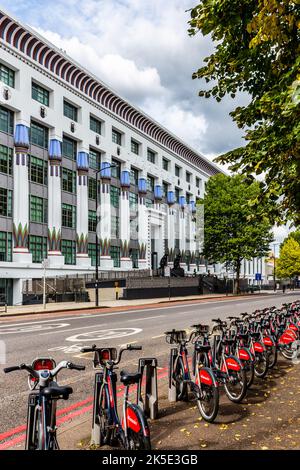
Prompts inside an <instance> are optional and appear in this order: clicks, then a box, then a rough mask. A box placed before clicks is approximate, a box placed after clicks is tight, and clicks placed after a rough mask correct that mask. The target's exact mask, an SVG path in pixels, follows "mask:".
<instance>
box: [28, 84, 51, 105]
mask: <svg viewBox="0 0 300 470" xmlns="http://www.w3.org/2000/svg"><path fill="white" fill-rule="evenodd" d="M49 95H50V93H49V91H48V90H46V89H45V88H43V87H42V86H41V85H38V84H37V83H32V87H31V96H32V99H33V100H35V101H38V102H39V103H41V104H43V105H45V106H49Z"/></svg>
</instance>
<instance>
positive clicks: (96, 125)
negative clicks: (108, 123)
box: [90, 116, 102, 134]
mask: <svg viewBox="0 0 300 470" xmlns="http://www.w3.org/2000/svg"><path fill="white" fill-rule="evenodd" d="M101 124H102V123H101V121H99V119H96V118H94V117H93V116H90V129H91V131H93V132H96V134H101Z"/></svg>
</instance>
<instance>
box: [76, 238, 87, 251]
mask: <svg viewBox="0 0 300 470" xmlns="http://www.w3.org/2000/svg"><path fill="white" fill-rule="evenodd" d="M76 245H77V253H81V254H86V253H87V252H88V236H87V235H84V234H83V233H81V235H78V234H77V235H76Z"/></svg>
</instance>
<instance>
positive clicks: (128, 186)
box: [0, 11, 220, 304]
mask: <svg viewBox="0 0 300 470" xmlns="http://www.w3.org/2000/svg"><path fill="white" fill-rule="evenodd" d="M219 171H220V170H219V169H218V168H217V166H215V165H214V164H213V163H211V162H209V161H208V160H207V159H206V158H205V157H204V156H203V155H201V154H200V153H198V152H196V151H195V150H193V149H191V148H190V147H188V146H187V145H186V144H185V143H183V142H182V141H181V140H180V139H178V138H177V137H176V136H174V135H172V134H171V133H170V132H169V131H167V130H166V129H164V128H163V127H162V126H160V125H159V124H158V123H156V122H155V121H153V120H152V119H151V118H150V117H149V116H147V115H146V114H145V113H143V112H142V111H141V110H139V109H137V108H135V107H134V106H132V105H131V104H130V103H128V102H127V101H126V100H124V99H122V98H121V97H120V96H118V95H117V94H116V93H115V92H113V91H112V90H111V89H109V87H107V86H106V85H105V84H103V83H102V82H101V81H100V80H99V79H98V78H97V77H95V76H93V75H92V74H91V73H89V72H88V71H87V70H85V69H84V68H83V67H81V66H80V65H79V64H77V63H76V62H74V61H73V60H72V59H71V58H70V57H68V56H67V55H66V54H65V53H64V52H63V51H61V50H59V49H57V48H56V47H55V46H53V45H52V44H50V43H49V42H47V41H46V40H45V39H44V38H42V37H40V36H39V35H38V34H37V33H36V32H34V31H32V30H31V29H30V28H28V27H27V26H24V25H22V24H20V23H19V22H18V21H17V20H15V19H14V18H12V17H11V16H10V15H8V14H7V13H5V12H3V11H0V295H1V294H3V293H5V295H6V297H7V299H8V303H13V304H19V303H21V302H22V281H23V280H24V279H31V278H37V279H38V278H41V277H42V275H43V261H44V260H45V259H47V273H48V275H49V276H57V275H64V274H77V273H78V274H83V273H92V272H93V271H94V269H95V268H94V266H95V262H96V231H97V234H98V237H99V247H100V251H99V264H100V269H101V270H104V271H105V270H112V269H117V270H118V269H119V270H128V269H151V268H156V267H157V266H158V264H159V261H160V259H161V257H162V256H163V255H164V254H165V253H166V252H168V253H169V261H170V262H172V260H173V259H174V255H175V253H176V252H179V251H180V253H181V254H182V266H183V267H184V269H185V270H186V271H193V270H194V269H195V268H196V266H197V264H198V268H199V263H200V260H199V258H197V251H196V242H195V230H196V226H195V206H196V202H197V198H201V197H203V194H204V189H205V183H206V181H207V180H208V178H209V177H210V176H211V175H214V174H216V173H218V172H219ZM97 191H98V194H97ZM96 199H98V201H99V205H98V211H97V208H96Z"/></svg>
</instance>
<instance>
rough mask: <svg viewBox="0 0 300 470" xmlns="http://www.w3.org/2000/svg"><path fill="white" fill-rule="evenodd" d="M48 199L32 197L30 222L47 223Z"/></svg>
mask: <svg viewBox="0 0 300 470" xmlns="http://www.w3.org/2000/svg"><path fill="white" fill-rule="evenodd" d="M47 203H48V201H47V199H43V198H41V197H38V196H32V195H31V196H30V221H31V222H39V223H42V224H45V223H47V211H48V208H47Z"/></svg>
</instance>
